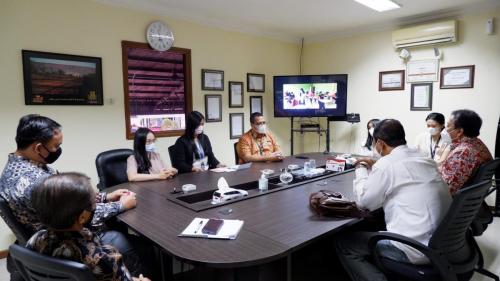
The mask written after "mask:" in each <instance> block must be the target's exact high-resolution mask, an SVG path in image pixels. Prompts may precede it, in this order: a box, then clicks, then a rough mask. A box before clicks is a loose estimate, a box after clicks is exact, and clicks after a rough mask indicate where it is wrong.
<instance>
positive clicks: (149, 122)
mask: <svg viewBox="0 0 500 281" xmlns="http://www.w3.org/2000/svg"><path fill="white" fill-rule="evenodd" d="M122 60H123V63H122V65H123V89H124V90H123V92H124V107H125V124H126V131H125V132H126V137H127V139H133V138H134V133H135V131H137V129H138V128H140V127H146V128H148V129H150V130H152V131H153V132H154V133H155V135H156V137H171V136H180V135H182V134H184V130H185V129H186V114H187V113H188V112H191V111H192V109H193V105H192V91H191V90H192V88H191V50H190V49H184V48H175V47H173V48H170V49H168V51H165V52H160V51H157V50H153V49H151V48H150V47H149V45H148V44H147V43H139V42H130V41H122ZM165 62H168V63H165Z"/></svg>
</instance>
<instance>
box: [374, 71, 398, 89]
mask: <svg viewBox="0 0 500 281" xmlns="http://www.w3.org/2000/svg"><path fill="white" fill-rule="evenodd" d="M404 89H405V71H404V70H393V71H381V72H379V73H378V90H379V91H396V90H404Z"/></svg>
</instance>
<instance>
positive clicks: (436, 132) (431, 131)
mask: <svg viewBox="0 0 500 281" xmlns="http://www.w3.org/2000/svg"><path fill="white" fill-rule="evenodd" d="M427 131H428V132H429V134H431V136H435V135H437V134H439V133H440V131H439V130H438V129H437V128H433V127H430V128H427Z"/></svg>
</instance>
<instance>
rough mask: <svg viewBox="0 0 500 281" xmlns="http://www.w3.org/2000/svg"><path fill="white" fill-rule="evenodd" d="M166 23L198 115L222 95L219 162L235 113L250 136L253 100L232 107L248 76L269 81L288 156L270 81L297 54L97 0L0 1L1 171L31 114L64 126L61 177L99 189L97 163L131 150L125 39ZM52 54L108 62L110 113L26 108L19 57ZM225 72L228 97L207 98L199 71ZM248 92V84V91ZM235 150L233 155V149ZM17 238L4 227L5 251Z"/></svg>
mask: <svg viewBox="0 0 500 281" xmlns="http://www.w3.org/2000/svg"><path fill="white" fill-rule="evenodd" d="M158 19H160V20H163V21H165V22H167V23H168V24H169V25H170V26H171V27H172V29H173V31H174V34H175V39H176V41H175V43H174V46H177V47H183V48H189V49H191V51H192V53H191V55H192V87H193V109H194V110H198V111H200V112H202V113H204V111H205V107H204V95H205V94H214V93H215V94H222V96H223V99H222V104H223V122H218V123H207V124H206V126H205V132H206V133H207V134H208V135H209V137H210V138H211V141H212V145H213V146H214V152H215V154H216V156H217V157H218V158H219V160H220V161H221V162H223V163H227V164H229V165H231V164H233V163H234V154H233V148H232V147H233V146H232V143H233V142H235V140H229V128H228V127H229V120H228V119H229V113H230V112H244V113H245V128H246V129H249V124H248V121H247V120H248V118H249V105H248V104H249V94H248V93H246V92H245V93H244V102H245V108H244V109H241V108H232V109H229V108H228V102H229V101H228V91H227V81H243V82H244V83H245V84H246V73H247V72H251V73H263V74H265V75H266V92H265V93H259V94H252V95H261V96H263V98H264V114H265V115H267V116H268V117H269V118H268V119H270V120H269V121H270V127H271V128H272V129H273V131H274V132H275V133H276V135H277V137H278V140H279V142H280V143H281V144H282V145H283V149H284V151H285V152H288V151H289V144H288V126H289V121H288V120H287V119H279V120H278V119H276V120H274V119H273V118H271V116H272V114H273V111H272V104H273V103H272V77H273V75H278V74H296V73H297V72H298V55H299V47H298V45H297V44H291V43H283V42H279V41H275V40H271V39H266V38H263V37H258V36H251V35H244V34H241V33H237V32H228V31H223V30H220V29H214V28H207V27H203V26H199V25H195V24H191V23H187V22H183V21H179V20H173V19H169V18H165V17H161V16H156V15H151V14H147V13H142V12H137V11H131V10H127V9H122V8H116V7H112V6H107V5H102V4H97V3H95V2H92V1H81V0H80V1H77V0H47V1H28V0H16V1H3V0H2V1H0V38H1V39H0V40H1V44H0V85H2V90H1V94H2V99H1V103H0V120H1V123H0V131H1V132H2V134H1V136H0V139H1V143H2V145H1V146H0V155H1V157H0V167H2V169H3V166H4V165H5V162H6V160H7V154H8V153H10V152H13V151H14V150H15V142H14V136H15V129H16V126H17V122H18V120H19V118H20V117H21V116H22V115H24V114H28V113H39V114H42V115H46V116H49V117H51V118H53V119H55V120H56V121H58V122H59V123H60V124H61V125H62V126H63V132H64V143H63V146H62V148H63V154H62V156H61V158H60V160H58V161H57V162H56V163H55V165H54V167H55V168H56V169H58V170H59V171H80V172H83V173H86V174H87V175H89V176H90V177H91V178H92V181H93V183H94V184H95V183H97V173H96V170H95V166H94V161H95V156H96V155H97V154H98V153H99V152H101V151H104V150H108V149H114V148H123V147H132V142H131V141H127V140H126V139H125V122H124V106H123V83H122V81H123V78H122V56H121V45H120V42H121V41H122V40H129V41H138V42H145V30H146V27H147V25H148V24H149V23H150V22H152V21H153V20H158ZM22 49H27V50H36V51H48V52H55V53H68V54H77V55H86V56H96V57H102V67H103V84H104V97H105V99H109V98H113V99H114V103H113V104H109V103H106V104H105V105H104V106H87V107H85V106H25V105H24V88H23V75H22V63H21V50H22ZM202 68H209V69H220V70H224V71H225V73H224V74H225V83H226V85H225V89H226V90H225V91H224V92H213V91H201V69H202ZM245 87H246V85H245ZM175 139H176V137H171V138H162V139H160V140H159V141H158V143H157V148H158V149H159V151H160V152H161V154H162V156H163V158H164V160H165V161H166V163H168V164H169V165H170V159H169V158H168V153H167V147H168V146H169V145H172V144H173V143H174V141H175ZM228 148H229V149H228ZM11 239H12V235H11V234H10V231H9V230H8V228H7V227H6V226H5V225H4V224H3V221H2V222H0V249H5V248H7V246H8V245H9V243H10V241H11Z"/></svg>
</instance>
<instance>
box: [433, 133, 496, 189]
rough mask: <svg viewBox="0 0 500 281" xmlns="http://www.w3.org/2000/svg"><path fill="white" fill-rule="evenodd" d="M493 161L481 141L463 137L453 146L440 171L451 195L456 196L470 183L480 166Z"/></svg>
mask: <svg viewBox="0 0 500 281" xmlns="http://www.w3.org/2000/svg"><path fill="white" fill-rule="evenodd" d="M492 159H493V157H492V156H491V153H490V151H489V150H488V148H487V147H486V145H485V144H484V143H483V142H482V141H481V140H480V139H478V138H468V137H463V138H462V139H461V140H460V141H459V142H457V143H452V144H451V151H450V154H448V157H447V158H446V160H445V161H444V162H443V164H442V165H441V167H440V168H439V171H440V172H441V176H442V177H443V180H444V181H445V182H446V183H447V184H448V186H449V187H450V192H451V194H454V193H455V192H456V191H457V190H459V189H460V188H461V187H462V186H464V184H465V183H467V181H469V179H470V177H471V176H472V174H473V173H474V171H475V170H476V169H477V168H478V167H479V166H481V165H482V164H483V163H486V162H488V161H490V160H492Z"/></svg>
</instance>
